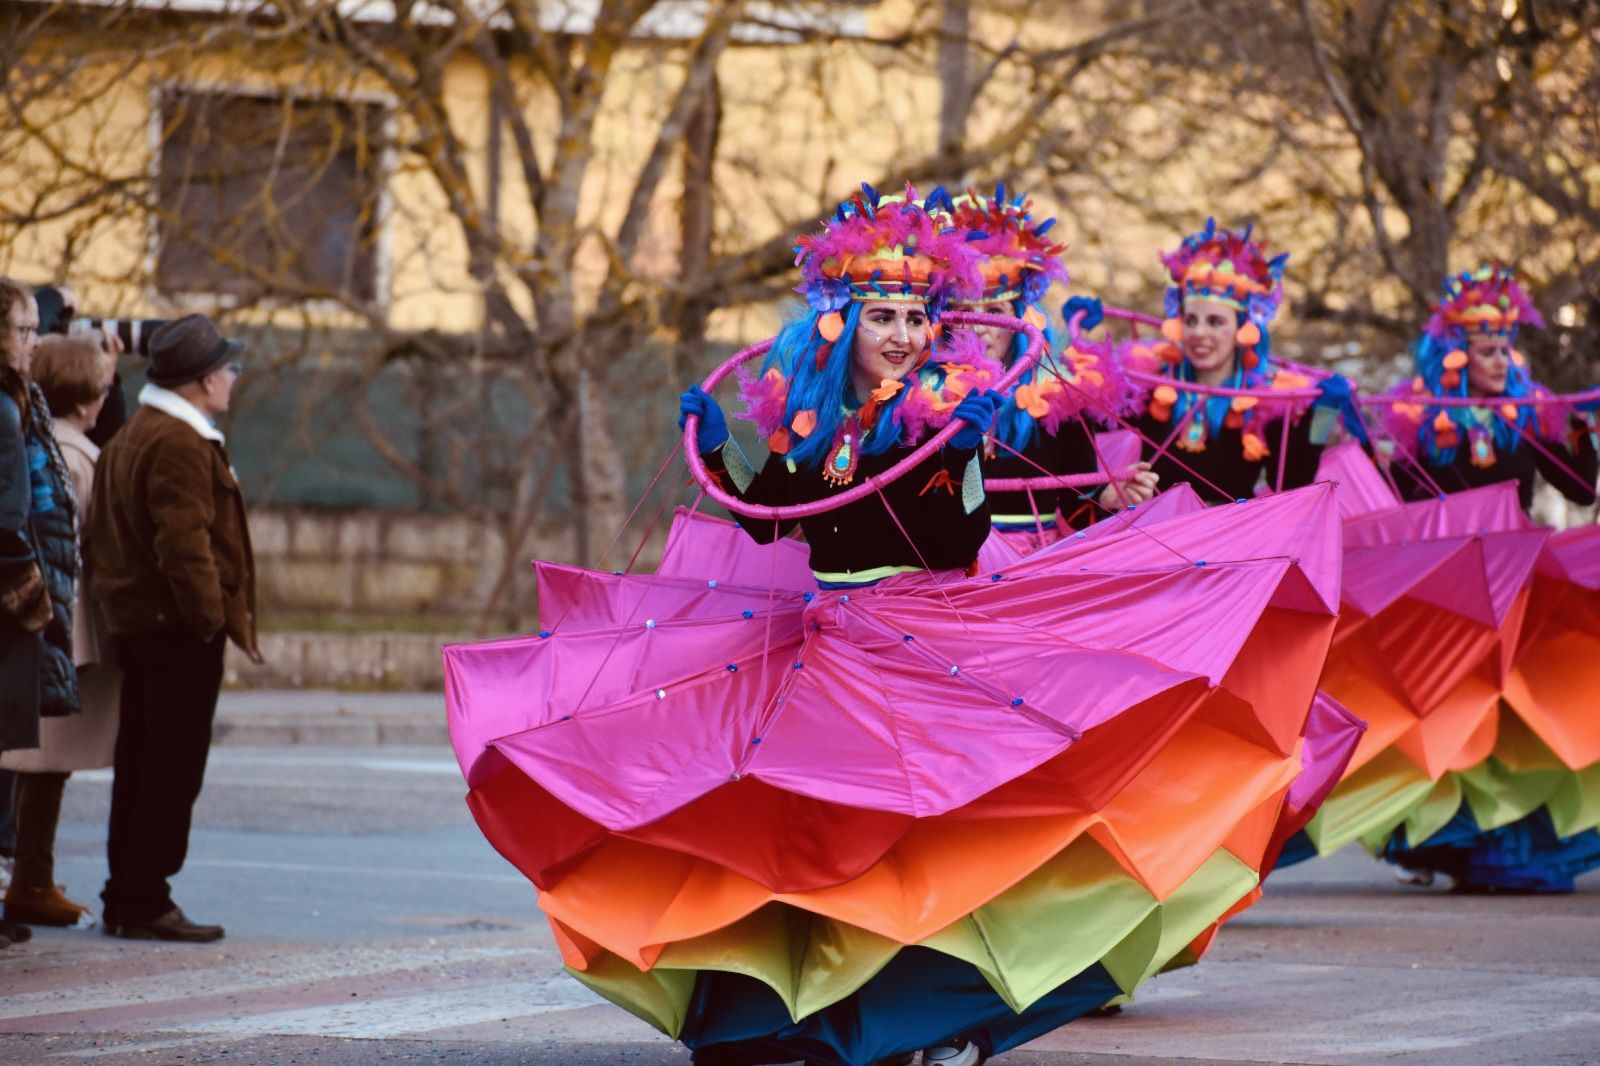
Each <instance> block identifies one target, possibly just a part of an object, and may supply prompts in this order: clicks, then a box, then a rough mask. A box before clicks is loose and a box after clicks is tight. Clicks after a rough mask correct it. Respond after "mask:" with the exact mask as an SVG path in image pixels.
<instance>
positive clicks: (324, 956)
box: [0, 945, 531, 1022]
mask: <svg viewBox="0 0 1600 1066" xmlns="http://www.w3.org/2000/svg"><path fill="white" fill-rule="evenodd" d="M530 954H531V951H530V949H529V948H527V947H512V946H489V945H460V946H445V945H438V946H427V945H418V946H416V947H404V948H389V947H382V948H365V949H362V950H360V951H356V952H352V951H351V950H350V949H349V948H348V947H342V948H331V949H325V950H315V951H309V952H305V953H302V954H296V955H295V956H293V957H278V958H266V959H262V958H254V959H244V960H238V961H230V962H229V963H228V964H226V965H223V966H213V967H207V968H204V969H196V970H181V971H175V972H168V973H163V974H162V975H161V980H160V981H159V982H156V981H152V980H151V979H150V978H149V977H148V976H140V977H136V978H130V979H127V980H120V981H111V982H106V983H97V984H95V985H93V986H87V987H86V986H82V985H73V986H67V987H60V988H52V989H45V990H41V991H37V992H23V993H20V994H18V995H8V996H6V997H5V998H3V999H0V1022H3V1021H13V1020H17V1019H21V1018H37V1017H41V1016H44V1015H49V1014H79V1013H83V1012H86V1011H99V1010H110V1009H114V1008H127V1007H135V1006H145V1005H156V1004H168V1003H173V1002H176V1001H181V1000H188V999H197V998H200V997H210V996H220V995H237V994H239V993H246V992H256V991H262V990H267V989H281V988H288V987H294V986H312V985H318V984H322V983H325V982H329V981H337V980H342V979H347V978H356V977H373V976H378V975H381V974H386V973H394V972H401V971H406V970H423V969H435V968H444V967H450V966H459V965H461V964H463V963H473V962H483V961H488V960H494V959H510V958H515V957H518V956H523V957H527V956H529V955H530Z"/></svg>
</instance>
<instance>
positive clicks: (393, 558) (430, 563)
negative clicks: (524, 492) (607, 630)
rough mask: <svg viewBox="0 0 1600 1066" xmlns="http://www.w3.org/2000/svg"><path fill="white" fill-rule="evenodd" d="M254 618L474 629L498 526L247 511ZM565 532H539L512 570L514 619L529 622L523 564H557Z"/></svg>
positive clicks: (405, 516)
mask: <svg viewBox="0 0 1600 1066" xmlns="http://www.w3.org/2000/svg"><path fill="white" fill-rule="evenodd" d="M250 535H251V539H252V541H253V543H254V546H255V553H256V568H257V574H258V577H257V588H258V594H259V599H260V604H261V613H262V615H263V616H264V617H266V618H267V619H268V624H269V625H271V616H272V614H273V612H278V613H280V614H286V615H290V616H293V617H303V616H305V615H307V614H327V615H330V616H333V617H337V618H340V619H351V620H352V622H353V623H355V624H356V625H357V626H359V627H361V628H365V626H360V623H362V622H363V621H364V620H370V621H372V622H373V623H375V627H376V628H382V625H381V623H382V622H383V621H384V620H385V619H391V620H392V619H396V618H399V619H404V620H405V625H404V628H408V629H410V628H415V626H416V625H417V624H418V623H419V622H425V621H428V622H431V623H432V624H433V625H435V626H436V627H437V628H438V629H439V630H440V631H452V630H455V631H463V632H465V631H470V630H471V629H472V628H473V626H475V625H476V624H477V623H478V620H479V618H480V615H481V613H482V611H483V608H484V605H485V604H486V603H487V602H488V600H489V597H490V594H491V592H492V591H493V589H494V585H495V582H496V580H497V579H498V578H499V576H500V572H501V569H502V567H503V566H504V563H505V560H506V552H507V548H506V544H505V538H504V537H503V536H502V534H501V532H500V531H499V530H498V529H495V528H491V527H487V526H484V525H481V524H479V523H477V522H474V521H473V520H471V519H469V518H465V517H461V516H457V515H447V514H437V515H436V514H418V513H414V512H403V511H399V512H397V511H383V510H376V509H374V510H357V511H317V510H310V509H300V508H275V507H274V508H257V509H255V510H253V511H252V512H251V515H250ZM571 550H572V549H571V537H570V532H569V531H567V530H565V529H562V528H545V529H541V530H538V531H537V532H536V533H535V534H534V535H533V536H532V537H530V538H529V540H528V542H527V543H525V544H524V545H523V546H522V547H521V549H520V551H518V553H517V554H518V555H519V556H520V559H519V560H518V562H517V565H515V566H514V567H512V573H513V585H512V588H511V595H510V598H509V600H508V601H507V602H508V604H509V605H510V610H514V611H515V614H516V616H517V618H518V619H519V620H521V621H530V620H531V619H532V617H533V606H534V604H533V574H532V571H531V569H530V568H529V566H528V565H527V560H529V559H532V558H536V557H540V558H565V557H568V556H570V554H571Z"/></svg>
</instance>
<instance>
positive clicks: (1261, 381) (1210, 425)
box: [1172, 311, 1272, 436]
mask: <svg viewBox="0 0 1600 1066" xmlns="http://www.w3.org/2000/svg"><path fill="white" fill-rule="evenodd" d="M1237 314H1238V316H1239V321H1238V324H1239V325H1240V326H1242V325H1244V324H1245V322H1246V320H1247V318H1248V316H1247V315H1246V314H1245V313H1244V312H1243V311H1239V312H1237ZM1257 328H1258V329H1260V330H1261V339H1260V340H1259V341H1257V342H1256V343H1255V344H1254V345H1253V347H1254V348H1255V352H1256V357H1257V360H1258V362H1257V363H1256V365H1255V366H1254V367H1253V368H1252V369H1249V370H1246V369H1245V366H1244V360H1243V358H1242V357H1241V356H1240V354H1239V349H1238V348H1237V347H1235V348H1234V352H1233V371H1232V372H1231V373H1230V374H1229V375H1228V377H1227V379H1226V380H1224V381H1223V382H1222V387H1223V388H1227V389H1259V388H1268V387H1270V385H1271V381H1272V333H1271V331H1270V330H1268V328H1267V327H1266V326H1265V325H1262V324H1260V323H1257ZM1172 376H1173V378H1174V379H1176V380H1178V381H1194V380H1195V376H1194V364H1193V363H1191V362H1189V357H1188V355H1185V356H1184V357H1183V358H1182V359H1181V360H1179V362H1178V365H1177V366H1175V367H1174V368H1173V371H1172ZM1197 403H1204V404H1205V405H1206V410H1205V421H1206V433H1207V435H1209V436H1215V435H1216V434H1217V433H1220V432H1221V431H1222V420H1223V419H1224V418H1226V417H1227V416H1228V412H1229V411H1230V410H1232V403H1233V399H1232V397H1229V396H1201V395H1199V394H1198V393H1193V392H1185V391H1183V390H1182V389H1179V390H1178V402H1177V403H1175V404H1173V405H1172V415H1173V424H1174V425H1176V424H1178V423H1180V422H1182V420H1183V418H1184V416H1185V415H1187V414H1188V412H1189V409H1190V408H1192V407H1194V406H1195V404H1197Z"/></svg>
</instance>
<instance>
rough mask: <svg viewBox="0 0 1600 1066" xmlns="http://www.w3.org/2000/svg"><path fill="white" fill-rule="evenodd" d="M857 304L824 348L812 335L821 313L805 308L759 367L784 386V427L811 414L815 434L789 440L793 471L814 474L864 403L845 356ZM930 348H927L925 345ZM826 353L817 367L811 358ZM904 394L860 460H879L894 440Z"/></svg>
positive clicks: (864, 445)
mask: <svg viewBox="0 0 1600 1066" xmlns="http://www.w3.org/2000/svg"><path fill="white" fill-rule="evenodd" d="M861 308H862V304H861V303H859V302H852V303H851V304H850V305H849V306H848V308H846V310H845V312H844V329H843V331H842V332H841V333H840V334H839V339H838V340H836V341H834V342H833V343H832V344H829V343H828V342H827V341H825V340H823V339H822V335H821V334H820V333H818V332H817V320H818V319H819V318H820V317H821V313H820V312H818V311H817V310H816V309H814V308H811V309H808V310H807V311H806V313H805V314H804V315H802V316H801V317H800V318H797V319H795V320H793V321H791V322H790V323H788V324H787V325H785V326H784V327H783V329H782V330H781V331H779V333H778V338H777V340H776V341H774V342H773V345H772V348H771V350H770V351H768V352H767V358H766V361H765V362H764V363H763V364H762V371H763V373H764V372H765V371H766V370H768V369H769V368H772V367H777V368H778V370H779V371H780V372H781V373H782V374H783V376H784V377H785V378H787V379H788V382H789V398H788V402H787V404H786V406H785V408H784V424H785V425H793V423H794V417H795V415H797V414H799V413H800V412H802V411H812V412H815V414H816V417H817V424H816V428H815V429H813V430H812V431H811V434H810V435H809V436H806V437H800V436H799V435H798V434H797V435H796V436H795V443H794V444H793V445H791V447H790V449H789V452H788V455H787V458H788V459H789V460H790V461H791V462H793V463H794V464H795V465H796V466H803V467H809V468H813V469H820V468H821V467H822V464H823V463H824V462H825V461H826V460H827V457H828V454H829V453H830V452H832V451H833V448H834V444H835V438H836V437H837V436H838V434H839V427H840V426H841V425H843V424H844V421H845V419H846V418H848V417H849V416H850V415H851V414H852V413H853V412H855V411H856V410H858V409H859V408H860V407H861V405H862V404H863V403H864V402H865V400H866V398H865V397H858V396H856V395H855V390H854V389H853V387H852V386H851V383H850V364H851V352H852V350H853V349H854V346H855V336H856V326H857V325H858V324H859V323H860V321H861ZM930 343H932V342H931V341H930ZM824 349H827V350H826V352H825V354H824V357H823V361H822V366H821V368H820V369H819V368H818V366H817V356H818V354H819V353H822V352H823V351H824ZM907 391H908V390H907V389H901V390H900V392H899V394H898V395H896V396H895V397H894V399H892V400H890V401H889V402H888V403H886V404H884V405H883V407H882V408H881V409H880V412H879V415H878V420H877V423H876V424H875V425H874V426H873V427H872V429H871V430H869V431H868V432H867V434H866V436H865V437H864V438H863V439H862V441H861V442H860V447H861V454H862V455H880V454H882V453H883V452H886V451H888V450H889V449H890V448H892V447H894V445H895V444H896V443H898V442H899V440H900V423H899V420H898V419H896V418H895V417H894V413H895V410H896V408H898V407H899V405H900V403H901V402H902V401H903V400H904V399H905V396H906V393H907Z"/></svg>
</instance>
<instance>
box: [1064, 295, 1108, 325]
mask: <svg viewBox="0 0 1600 1066" xmlns="http://www.w3.org/2000/svg"><path fill="white" fill-rule="evenodd" d="M1079 311H1082V312H1083V321H1082V322H1079V323H1078V328H1079V329H1094V328H1095V327H1096V326H1098V325H1099V324H1100V323H1101V322H1104V321H1105V318H1106V305H1105V304H1103V303H1101V302H1100V300H1099V298H1098V297H1094V296H1074V297H1073V298H1072V299H1070V300H1068V301H1067V302H1066V303H1064V304H1062V305H1061V317H1062V318H1064V319H1066V320H1067V321H1068V322H1069V323H1070V322H1071V321H1072V316H1073V315H1075V314H1077V313H1078V312H1079Z"/></svg>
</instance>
